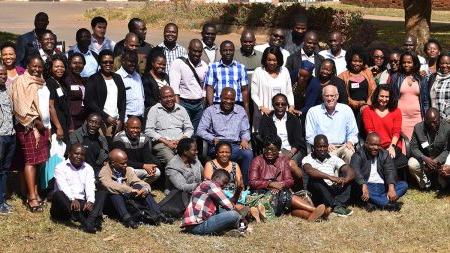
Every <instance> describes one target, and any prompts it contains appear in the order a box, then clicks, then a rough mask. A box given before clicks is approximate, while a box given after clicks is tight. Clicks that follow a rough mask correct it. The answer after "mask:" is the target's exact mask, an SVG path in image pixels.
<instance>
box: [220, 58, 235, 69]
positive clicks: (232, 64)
mask: <svg viewBox="0 0 450 253" xmlns="http://www.w3.org/2000/svg"><path fill="white" fill-rule="evenodd" d="M234 65H237V62H236V60H233V61H232V62H231V63H230V64H229V65H225V64H224V63H223V61H222V59H220V61H219V66H220V67H231V66H234Z"/></svg>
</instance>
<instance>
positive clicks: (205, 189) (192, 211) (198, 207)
mask: <svg viewBox="0 0 450 253" xmlns="http://www.w3.org/2000/svg"><path fill="white" fill-rule="evenodd" d="M218 206H221V207H223V208H224V209H226V210H233V209H234V207H233V204H232V203H231V201H230V200H229V199H228V198H227V196H226V195H225V193H224V192H223V190H222V189H221V188H220V187H219V186H217V185H216V183H214V182H212V181H204V182H203V183H201V184H200V185H199V186H197V188H196V189H195V190H194V191H193V192H192V197H191V201H190V203H189V205H188V206H187V208H186V210H185V211H184V215H183V222H182V224H181V227H186V226H192V225H197V224H200V223H202V222H204V221H206V220H207V219H209V218H210V217H211V216H213V215H215V214H216V211H217V207H218Z"/></svg>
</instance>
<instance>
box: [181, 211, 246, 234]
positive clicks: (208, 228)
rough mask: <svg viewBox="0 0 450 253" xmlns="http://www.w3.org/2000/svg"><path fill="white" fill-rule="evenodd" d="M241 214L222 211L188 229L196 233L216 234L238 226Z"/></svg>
mask: <svg viewBox="0 0 450 253" xmlns="http://www.w3.org/2000/svg"><path fill="white" fill-rule="evenodd" d="M240 219H241V215H240V214H239V213H238V212H236V211H234V210H231V211H222V212H220V213H218V214H215V215H213V216H211V217H209V219H207V220H206V221H204V222H202V223H200V224H198V225H196V226H195V227H193V228H192V229H190V230H189V232H191V233H192V234H196V235H216V234H221V233H223V232H226V231H227V230H230V229H234V228H237V227H238V223H239V220H240Z"/></svg>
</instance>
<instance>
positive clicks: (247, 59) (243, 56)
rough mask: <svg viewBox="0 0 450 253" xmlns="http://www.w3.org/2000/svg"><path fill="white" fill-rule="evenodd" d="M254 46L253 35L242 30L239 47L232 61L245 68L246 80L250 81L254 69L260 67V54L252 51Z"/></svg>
mask: <svg viewBox="0 0 450 253" xmlns="http://www.w3.org/2000/svg"><path fill="white" fill-rule="evenodd" d="M255 45H256V38H255V33H254V32H253V31H251V30H244V31H243V32H242V34H241V47H240V48H237V49H236V50H235V52H234V59H235V60H236V61H238V62H240V63H242V64H244V66H245V71H246V72H247V76H248V80H249V81H251V80H252V74H253V72H254V71H255V69H256V68H257V67H259V66H261V58H262V52H260V51H257V50H254V49H255Z"/></svg>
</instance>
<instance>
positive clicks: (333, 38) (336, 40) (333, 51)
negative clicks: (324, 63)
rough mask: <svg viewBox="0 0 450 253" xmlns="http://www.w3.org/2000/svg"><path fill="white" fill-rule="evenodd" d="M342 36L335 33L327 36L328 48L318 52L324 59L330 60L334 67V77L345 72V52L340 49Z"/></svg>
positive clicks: (339, 33)
mask: <svg viewBox="0 0 450 253" xmlns="http://www.w3.org/2000/svg"><path fill="white" fill-rule="evenodd" d="M343 42H344V41H343V39H342V34H341V32H338V31H335V32H332V33H330V35H329V36H328V43H327V44H328V48H329V49H327V50H322V51H320V53H319V54H320V55H321V56H322V57H323V58H325V59H331V60H333V61H334V65H335V66H336V75H339V74H340V73H342V72H344V71H346V70H347V62H346V61H345V53H346V51H345V50H344V49H342V43H343Z"/></svg>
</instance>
